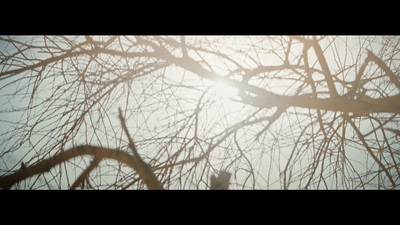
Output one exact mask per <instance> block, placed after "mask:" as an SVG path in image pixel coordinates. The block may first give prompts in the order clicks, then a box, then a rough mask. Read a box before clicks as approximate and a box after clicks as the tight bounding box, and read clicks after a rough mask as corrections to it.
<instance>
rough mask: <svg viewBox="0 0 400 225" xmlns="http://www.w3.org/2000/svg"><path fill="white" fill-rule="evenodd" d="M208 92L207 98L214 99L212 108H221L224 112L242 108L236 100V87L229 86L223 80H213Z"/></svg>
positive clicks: (234, 111)
mask: <svg viewBox="0 0 400 225" xmlns="http://www.w3.org/2000/svg"><path fill="white" fill-rule="evenodd" d="M209 93H210V95H209V98H212V99H214V101H215V107H214V108H215V109H214V110H223V112H224V113H225V114H233V113H237V112H238V111H240V110H241V108H242V103H241V102H240V101H238V90H237V88H234V87H231V86H229V85H228V84H226V83H224V82H223V81H217V82H215V83H214V85H213V86H212V87H211V89H210V91H209Z"/></svg>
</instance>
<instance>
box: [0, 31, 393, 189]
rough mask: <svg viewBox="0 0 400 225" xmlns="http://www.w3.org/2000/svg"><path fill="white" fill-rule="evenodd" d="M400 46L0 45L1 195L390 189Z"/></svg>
mask: <svg viewBox="0 0 400 225" xmlns="http://www.w3.org/2000/svg"><path fill="white" fill-rule="evenodd" d="M399 44H400V39H399V38H398V37H391V36H390V37H389V36H379V37H370V36H359V37H357V36H352V37H346V36H322V37H320V36H311V37H309V36H282V37H281V36H273V37H264V36H249V37H247V36H240V37H234V36H221V37H220V36H167V37H165V36H111V37H109V36H76V37H75V36H34V37H30V36H23V37H10V36H1V37H0V93H1V95H0V105H1V107H0V114H1V116H0V127H1V131H0V138H1V142H0V143H1V150H0V159H1V163H0V170H1V173H0V176H1V177H0V186H1V188H3V189H10V188H14V189H47V188H50V189H79V188H88V189H162V188H163V189H210V188H211V179H210V178H211V177H212V176H213V174H219V175H221V174H224V173H227V174H229V175H230V176H229V179H228V180H229V185H228V186H229V187H226V185H224V189H226V188H229V189H321V188H322V189H367V188H372V189H398V188H399V184H400V181H399V179H400V178H399V177H400V169H399V160H400V158H399V147H400V146H399V141H398V140H399V139H398V138H399V133H400V131H399V130H400V129H399V128H398V122H399V120H398V114H399V113H400V81H399V70H400V65H399V57H400V55H399V50H400V48H399V46H400V45H399ZM118 108H120V110H118ZM132 139H133V140H134V142H133V140H132ZM221 176H222V175H221ZM215 178H216V177H215V176H214V178H213V179H212V180H213V186H215Z"/></svg>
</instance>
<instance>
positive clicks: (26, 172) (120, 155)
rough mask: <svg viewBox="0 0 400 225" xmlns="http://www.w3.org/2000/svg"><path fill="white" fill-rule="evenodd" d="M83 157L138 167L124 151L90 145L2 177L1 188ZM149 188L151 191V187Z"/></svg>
mask: <svg viewBox="0 0 400 225" xmlns="http://www.w3.org/2000/svg"><path fill="white" fill-rule="evenodd" d="M83 155H91V156H93V157H94V158H95V159H97V160H99V161H100V160H102V159H104V158H109V159H114V160H117V161H119V162H122V163H124V164H127V165H128V166H130V167H132V168H133V169H135V170H136V167H137V166H136V164H135V162H134V160H133V157H132V156H131V155H130V154H128V153H125V152H123V151H119V150H114V149H108V148H103V147H97V146H90V145H86V146H78V147H74V148H71V149H69V150H66V151H64V152H61V153H60V154H58V155H55V156H53V157H51V158H49V159H46V160H43V161H41V162H38V163H37V164H35V165H32V166H29V167H21V168H20V169H19V170H18V171H17V172H15V173H13V174H11V175H7V176H3V177H0V188H2V189H10V188H11V186H13V185H14V184H16V183H18V182H20V181H22V180H24V179H26V178H28V177H31V176H33V175H35V174H40V173H43V172H47V171H49V170H50V169H51V168H53V167H54V166H56V165H58V164H60V163H62V162H65V161H68V160H70V159H72V158H75V157H77V156H83ZM148 188H149V189H151V187H148Z"/></svg>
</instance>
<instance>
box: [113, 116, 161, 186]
mask: <svg viewBox="0 0 400 225" xmlns="http://www.w3.org/2000/svg"><path fill="white" fill-rule="evenodd" d="M119 119H120V121H121V124H122V128H123V129H124V131H125V133H126V136H128V140H129V148H130V149H131V150H132V152H133V156H132V159H133V161H134V163H135V170H136V172H137V173H138V174H139V176H140V178H141V179H142V180H143V182H144V183H145V184H146V185H147V187H148V188H149V189H155V190H161V189H163V187H162V185H161V183H160V181H158V179H157V177H156V175H154V173H153V170H152V169H151V167H150V166H149V165H147V164H146V163H145V162H144V161H143V159H142V158H141V157H140V156H139V154H138V152H137V149H136V146H135V144H134V143H133V140H132V138H131V137H130V135H129V132H128V128H127V127H126V124H125V119H124V117H123V116H122V112H121V109H119Z"/></svg>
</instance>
